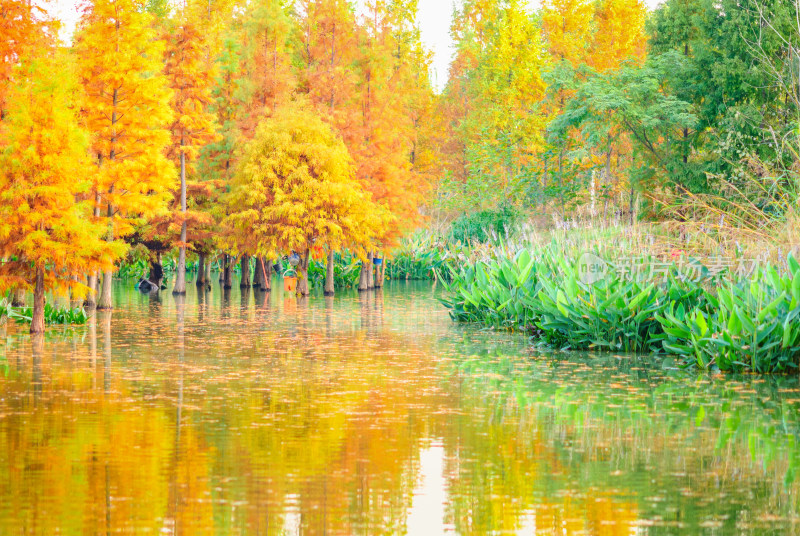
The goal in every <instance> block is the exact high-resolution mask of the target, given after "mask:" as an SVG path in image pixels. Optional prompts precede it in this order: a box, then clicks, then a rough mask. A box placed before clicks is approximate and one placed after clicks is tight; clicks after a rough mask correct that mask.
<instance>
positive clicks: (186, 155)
mask: <svg viewBox="0 0 800 536" xmlns="http://www.w3.org/2000/svg"><path fill="white" fill-rule="evenodd" d="M178 17H179V22H178V24H177V27H175V28H172V29H171V30H170V32H169V35H168V36H167V50H166V57H165V64H166V68H165V73H166V76H167V79H168V80H169V84H170V87H171V88H172V102H171V104H172V109H173V110H174V112H175V119H174V121H173V123H172V125H171V131H172V145H171V146H170V148H169V155H170V156H171V157H173V158H175V157H177V159H178V160H179V162H180V188H179V191H180V224H181V232H180V239H179V243H178V246H179V254H178V266H177V268H176V275H175V287H174V289H173V291H172V293H173V294H186V246H187V225H188V223H187V211H188V209H187V198H186V194H187V188H186V181H187V178H186V175H187V166H189V167H192V168H193V167H194V166H193V164H194V161H195V160H196V159H197V157H198V153H199V150H200V148H201V147H202V146H203V145H204V144H205V143H207V142H209V141H211V140H213V139H214V138H215V128H216V125H215V117H214V114H212V113H211V112H210V111H209V109H208V108H209V105H210V103H211V100H212V97H211V85H212V80H213V73H212V72H211V71H210V65H209V63H208V62H206V61H205V57H206V55H207V53H208V51H207V49H206V43H205V39H204V37H203V35H202V34H201V33H200V31H199V30H198V29H197V27H196V26H195V24H194V23H193V22H192V21H190V20H189V19H188V12H187V10H184V11H183V12H181V13H180V14H179V15H178Z"/></svg>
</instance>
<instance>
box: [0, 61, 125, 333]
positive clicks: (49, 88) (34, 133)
mask: <svg viewBox="0 0 800 536" xmlns="http://www.w3.org/2000/svg"><path fill="white" fill-rule="evenodd" d="M71 68H72V65H71V63H70V61H69V58H68V57H66V55H64V54H61V53H56V51H55V49H53V48H50V47H47V48H44V49H40V50H37V51H36V53H35V55H34V54H33V53H32V54H31V55H30V56H27V57H25V58H24V59H23V63H22V65H21V66H20V67H19V68H18V69H16V70H15V72H14V77H15V80H16V83H15V84H14V86H13V87H12V88H11V90H10V91H9V93H8V94H7V97H8V98H7V101H6V106H7V110H8V114H7V117H6V118H5V120H4V121H3V123H2V125H0V134H2V135H0V139H3V140H4V141H3V144H2V147H0V149H1V150H2V152H1V153H0V257H2V258H5V259H8V262H5V263H3V264H2V266H0V289H3V290H5V289H8V288H9V287H15V286H20V285H22V286H25V287H27V288H31V287H32V289H33V293H34V301H33V318H32V322H31V328H30V330H31V333H39V332H42V331H44V305H45V291H46V290H48V289H53V290H56V289H64V288H67V287H76V286H78V285H77V283H76V282H75V280H74V279H73V276H75V275H77V274H84V273H86V272H87V271H90V270H95V269H98V268H101V269H106V270H110V269H111V266H112V265H113V262H114V261H115V260H116V258H117V257H118V256H119V255H120V254H121V253H122V251H123V250H124V245H123V244H121V243H119V242H110V241H109V242H105V241H103V240H102V237H103V234H104V233H105V229H104V226H103V225H101V224H100V223H99V222H97V221H93V220H92V219H91V201H93V200H90V201H88V202H87V201H81V199H87V198H86V197H85V196H84V195H83V194H85V193H86V192H87V191H88V190H89V188H90V186H91V184H90V180H89V179H88V177H90V176H91V175H92V170H91V163H90V161H89V159H88V151H87V149H88V139H89V138H88V136H87V134H86V132H85V131H83V130H82V129H81V127H80V124H79V122H78V118H77V116H76V115H77V114H76V108H77V106H76V95H77V84H76V81H75V80H74V79H73V78H72V72H73V71H72V69H71Z"/></svg>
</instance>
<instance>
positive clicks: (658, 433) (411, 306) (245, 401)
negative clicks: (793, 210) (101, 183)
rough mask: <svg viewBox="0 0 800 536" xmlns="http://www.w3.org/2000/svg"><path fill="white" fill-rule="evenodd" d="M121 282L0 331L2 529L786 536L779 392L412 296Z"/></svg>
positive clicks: (788, 427) (428, 292) (794, 404)
mask: <svg viewBox="0 0 800 536" xmlns="http://www.w3.org/2000/svg"><path fill="white" fill-rule="evenodd" d="M128 286H129V285H124V284H119V285H118V286H117V287H116V300H117V301H116V303H117V304H118V307H117V309H116V310H114V312H113V314H111V313H98V314H97V315H96V317H95V318H94V319H93V320H92V321H91V322H90V324H89V325H88V326H82V327H78V328H74V329H67V330H64V329H61V328H54V329H52V330H50V331H49V332H48V334H47V335H46V337H45V339H44V340H43V341H42V340H34V341H32V340H31V338H30V337H29V336H28V335H27V334H25V333H24V332H23V330H22V329H20V328H17V327H16V326H13V325H12V326H7V327H5V328H0V329H4V332H3V333H4V335H5V336H4V341H5V342H4V345H3V346H0V350H2V354H0V534H2V535H18V534H19V535H28V534H36V535H39V534H42V535H51V534H57V533H58V534H66V535H77V534H183V535H203V534H220V535H244V534H261V535H273V534H274V535H283V534H285V535H295V534H303V535H339V534H341V535H349V534H365V535H373V534H410V535H423V536H424V535H438V534H462V535H466V534H470V535H473V534H474V535H482V534H531V535H532V534H537V535H538V534H548V535H549V534H558V535H577V534H597V535H623V534H625V535H627V534H653V535H661V534H709V535H716V534H795V533H798V532H800V503H799V502H798V500H799V498H800V494H798V491H799V489H798V488H799V484H798V481H797V479H796V478H795V471H797V470H799V469H798V464H799V463H800V451H799V449H800V447H798V444H797V442H798V437H799V434H800V418H799V417H800V413H799V411H798V410H800V388H798V383H797V381H795V380H794V379H791V378H759V377H743V378H742V377H740V378H730V377H725V378H723V377H717V376H698V375H696V374H688V373H684V372H681V371H678V370H675V368H674V365H673V364H672V363H671V362H670V361H652V362H651V361H648V360H643V359H637V358H632V357H625V356H613V355H599V356H598V355H587V354H568V353H557V354H553V353H547V352H540V351H534V350H532V349H531V348H530V345H529V343H528V340H527V339H526V338H525V337H522V336H517V335H511V334H506V333H500V334H497V333H491V332H486V331H481V330H479V329H476V328H472V327H463V326H456V325H454V324H453V323H451V321H450V320H449V318H448V316H447V313H446V312H445V311H444V309H443V308H442V307H440V306H439V304H438V303H437V301H436V299H435V296H436V294H437V292H438V290H437V289H436V288H434V287H431V286H430V285H428V284H422V283H420V284H415V283H393V284H390V285H389V286H388V287H387V288H385V289H383V290H382V291H376V292H372V293H368V294H362V295H358V294H357V293H342V294H340V295H337V296H336V297H335V298H332V299H331V298H323V297H321V296H318V297H311V298H310V299H306V300H297V299H295V298H294V297H292V296H289V295H285V294H284V293H283V292H282V291H281V290H280V289H277V290H276V291H274V292H273V293H272V294H271V295H269V294H267V295H265V294H262V293H258V292H255V293H254V292H253V291H249V292H240V291H239V289H238V288H235V289H234V290H233V291H231V292H230V293H229V294H228V293H222V292H221V291H220V290H219V288H218V287H216V286H215V287H214V289H213V291H212V292H210V293H201V294H199V295H198V293H196V292H195V289H194V288H193V287H192V288H191V289H190V293H189V295H188V296H186V297H185V298H174V297H173V296H171V295H170V294H169V293H168V292H164V293H162V294H161V296H144V295H141V294H139V293H137V292H135V291H133V290H131V289H129V288H128ZM276 287H277V285H276Z"/></svg>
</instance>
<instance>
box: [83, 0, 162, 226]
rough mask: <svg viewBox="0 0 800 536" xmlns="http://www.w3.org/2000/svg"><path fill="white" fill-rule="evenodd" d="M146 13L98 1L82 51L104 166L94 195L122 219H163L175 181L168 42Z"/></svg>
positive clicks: (87, 107)
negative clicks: (170, 154)
mask: <svg viewBox="0 0 800 536" xmlns="http://www.w3.org/2000/svg"><path fill="white" fill-rule="evenodd" d="M139 7H140V6H139V5H138V3H137V2H135V1H134V0H94V1H93V2H91V3H90V4H89V5H88V6H87V7H86V9H85V11H84V13H83V16H82V18H81V21H80V23H79V29H78V32H77V34H76V44H75V50H76V53H77V58H78V73H79V77H80V80H81V83H82V85H83V88H84V92H85V94H86V99H85V103H84V107H83V108H84V118H85V121H86V125H87V127H88V128H89V130H90V131H91V132H92V134H93V143H92V152H93V153H94V155H95V160H96V161H97V162H99V163H100V167H99V172H97V173H95V174H94V176H95V178H96V180H95V188H97V190H98V191H99V192H100V193H101V196H102V198H101V202H102V204H103V208H105V207H106V206H107V205H111V206H112V207H114V210H115V212H116V214H117V216H118V217H121V218H123V219H126V218H132V217H135V216H139V215H151V214H153V213H154V212H157V211H158V209H159V208H160V207H162V206H163V204H164V201H165V199H166V194H167V193H168V191H169V189H170V188H171V187H172V186H173V185H174V180H175V169H174V166H172V165H171V164H170V163H169V161H168V160H167V159H166V157H165V155H164V149H165V147H166V146H167V144H168V143H169V139H170V138H169V131H168V130H166V127H167V126H168V125H169V123H170V121H171V120H172V117H173V115H172V112H171V110H170V107H169V99H170V97H171V91H170V90H169V87H168V84H167V80H166V78H165V77H164V75H163V74H161V72H162V68H163V65H162V58H163V51H164V43H163V42H162V41H160V40H158V39H157V38H156V35H155V31H154V30H153V28H152V24H151V22H152V17H151V16H150V15H149V14H148V13H146V12H143V11H141V10H140V9H139ZM123 223H124V222H123ZM126 228H127V229H129V228H130V226H129V225H123V227H122V229H126Z"/></svg>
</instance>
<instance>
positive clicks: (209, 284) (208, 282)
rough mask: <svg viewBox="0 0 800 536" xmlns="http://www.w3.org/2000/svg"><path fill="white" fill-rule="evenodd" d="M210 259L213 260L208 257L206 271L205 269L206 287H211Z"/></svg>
mask: <svg viewBox="0 0 800 536" xmlns="http://www.w3.org/2000/svg"><path fill="white" fill-rule="evenodd" d="M210 261H211V259H210V258H207V259H206V265H205V271H204V274H205V278H206V287H207V288H211V262H210Z"/></svg>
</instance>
